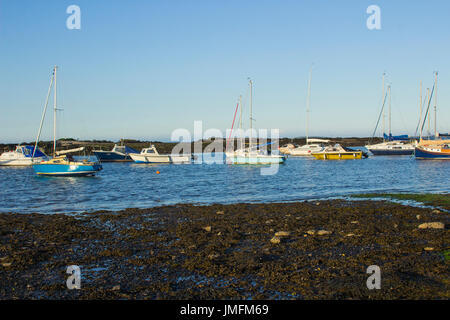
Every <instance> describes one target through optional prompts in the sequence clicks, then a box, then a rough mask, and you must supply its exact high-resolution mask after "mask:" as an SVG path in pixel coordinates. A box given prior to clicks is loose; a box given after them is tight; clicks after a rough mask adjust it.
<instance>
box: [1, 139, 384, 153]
mask: <svg viewBox="0 0 450 320" xmlns="http://www.w3.org/2000/svg"><path fill="white" fill-rule="evenodd" d="M321 139H328V140H331V143H332V144H334V143H339V144H341V145H343V146H345V147H357V146H364V145H366V144H367V143H368V142H369V140H371V142H372V143H378V142H381V141H382V138H373V139H371V138H367V137H366V138H358V137H352V138H342V137H337V138H328V137H321ZM238 140H239V139H234V141H233V139H232V140H231V141H233V142H234V143H231V142H230V143H231V145H234V148H236V147H237V141H238ZM213 141H215V142H216V143H222V145H223V150H225V148H226V144H227V141H226V140H225V139H222V138H217V139H214V138H211V139H208V140H203V141H202V150H205V148H206V147H207V146H208V145H210V144H211V143H212V142H213ZM248 142H249V139H245V143H246V145H247V144H248ZM255 143H260V142H255ZM266 143H267V144H268V145H267V149H268V150H269V151H270V150H271V145H270V143H271V139H267V142H266ZM288 143H291V144H294V145H304V144H305V143H306V139H305V138H281V139H279V146H283V145H285V144H288ZM21 144H24V145H25V144H26V145H34V142H22V143H21ZM114 144H125V145H127V146H129V147H131V148H133V149H135V150H137V151H140V150H141V149H143V148H148V147H149V146H150V145H151V144H154V145H155V147H156V148H157V150H158V151H159V152H160V153H171V152H172V149H173V148H174V147H175V146H176V145H177V144H178V143H177V142H161V141H141V140H134V139H123V140H121V141H119V142H114V141H109V140H77V139H73V138H63V139H58V140H57V150H67V149H72V148H78V147H80V146H83V147H85V151H84V152H81V154H87V155H89V154H92V151H93V150H111V149H112V148H113V147H114ZM189 144H190V149H191V152H194V142H186V143H184V145H185V147H187V149H189V148H188V146H189ZM15 147H16V144H0V151H2V152H3V151H8V150H14V148H15ZM39 148H41V149H42V150H43V151H44V152H45V153H47V154H51V153H52V150H53V141H41V142H39Z"/></svg>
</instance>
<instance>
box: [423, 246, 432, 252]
mask: <svg viewBox="0 0 450 320" xmlns="http://www.w3.org/2000/svg"><path fill="white" fill-rule="evenodd" d="M423 250H425V251H433V250H434V248H432V247H426V248H423Z"/></svg>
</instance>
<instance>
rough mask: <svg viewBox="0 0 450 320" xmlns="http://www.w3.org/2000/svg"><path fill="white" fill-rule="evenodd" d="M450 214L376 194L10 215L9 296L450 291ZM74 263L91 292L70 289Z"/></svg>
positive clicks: (5, 218) (5, 255) (435, 294)
mask: <svg viewBox="0 0 450 320" xmlns="http://www.w3.org/2000/svg"><path fill="white" fill-rule="evenodd" d="M432 222H439V223H441V225H440V227H442V228H436V229H435V228H419V226H420V225H424V224H427V223H432ZM449 222H450V214H449V213H448V212H443V211H439V210H436V209H431V208H420V207H412V206H406V205H401V204H397V203H390V202H387V201H370V200H369V201H367V200H356V201H349V200H323V201H308V202H289V203H253V204H248V203H240V204H229V205H221V204H214V205H205V206H196V205H191V204H179V205H172V206H161V207H154V208H148V209H126V210H121V211H117V212H113V211H104V210H102V211H96V212H85V213H84V214H81V215H69V214H20V213H0V244H1V246H0V281H1V283H2V284H3V285H2V286H1V287H0V297H1V299H17V298H19V299H39V298H45V299H250V298H251V299H448V298H450V291H449V285H450V283H449V281H448V252H449V251H448V250H449V243H450V235H449V230H448V227H449ZM70 265H78V266H79V267H80V269H81V290H68V289H67V287H66V280H67V278H68V277H69V275H68V274H66V269H67V267H68V266H70ZM370 265H378V266H379V267H380V269H381V289H380V290H369V289H367V286H366V281H367V278H368V277H369V276H370V275H369V274H367V273H366V269H367V267H368V266H370Z"/></svg>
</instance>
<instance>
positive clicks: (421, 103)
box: [419, 81, 423, 124]
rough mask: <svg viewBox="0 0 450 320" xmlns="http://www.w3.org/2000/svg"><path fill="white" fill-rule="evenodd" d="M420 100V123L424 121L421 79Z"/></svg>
mask: <svg viewBox="0 0 450 320" xmlns="http://www.w3.org/2000/svg"><path fill="white" fill-rule="evenodd" d="M419 95H420V101H419V110H420V114H419V124H420V123H421V122H422V112H423V111H422V105H423V102H422V81H420V94H419Z"/></svg>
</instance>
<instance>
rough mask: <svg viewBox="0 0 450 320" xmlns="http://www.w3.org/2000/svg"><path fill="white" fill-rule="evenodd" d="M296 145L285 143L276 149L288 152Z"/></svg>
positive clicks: (284, 152) (283, 152)
mask: <svg viewBox="0 0 450 320" xmlns="http://www.w3.org/2000/svg"><path fill="white" fill-rule="evenodd" d="M297 147H298V146H296V145H294V144H292V143H287V144H285V145H283V146H281V147H279V148H278V150H279V151H280V153H282V154H290V153H291V150H292V149H295V148H297Z"/></svg>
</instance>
